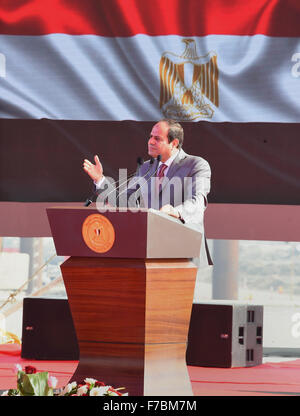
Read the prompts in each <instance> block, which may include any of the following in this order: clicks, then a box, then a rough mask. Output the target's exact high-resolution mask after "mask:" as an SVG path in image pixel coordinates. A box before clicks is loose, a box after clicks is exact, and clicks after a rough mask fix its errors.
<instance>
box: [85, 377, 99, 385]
mask: <svg viewBox="0 0 300 416" xmlns="http://www.w3.org/2000/svg"><path fill="white" fill-rule="evenodd" d="M96 381H97V380H95V379H94V378H85V379H84V382H85V383H89V384H95V383H96Z"/></svg>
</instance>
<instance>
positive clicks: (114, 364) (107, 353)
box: [70, 342, 145, 396]
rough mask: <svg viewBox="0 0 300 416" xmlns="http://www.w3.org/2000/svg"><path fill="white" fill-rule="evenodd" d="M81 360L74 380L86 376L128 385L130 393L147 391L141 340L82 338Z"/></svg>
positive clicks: (106, 382)
mask: <svg viewBox="0 0 300 416" xmlns="http://www.w3.org/2000/svg"><path fill="white" fill-rule="evenodd" d="M79 348H80V361H79V364H78V367H77V369H76V371H75V373H74V374H73V376H72V378H71V379H70V381H76V382H80V381H81V380H84V379H85V378H86V377H92V378H95V379H97V380H99V381H103V382H104V383H105V384H107V385H111V386H113V387H126V390H124V392H128V393H129V395H130V396H142V395H143V394H144V350H145V346H144V344H143V343H141V344H120V343H99V342H80V343H79Z"/></svg>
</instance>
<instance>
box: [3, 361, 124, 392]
mask: <svg viewBox="0 0 300 416" xmlns="http://www.w3.org/2000/svg"><path fill="white" fill-rule="evenodd" d="M15 368H16V371H17V389H9V390H6V391H5V392H4V393H2V396H128V393H123V394H122V393H120V390H123V389H124V388H125V387H119V388H117V389H115V388H114V387H112V386H106V385H105V384H104V383H103V382H102V381H98V380H95V379H94V378H86V379H85V380H84V382H83V383H81V384H77V383H76V381H73V382H72V383H69V384H67V385H66V386H65V387H63V388H62V389H57V390H54V389H55V388H56V386H57V378H56V377H52V376H50V375H49V373H48V372H47V371H42V372H37V371H36V368H35V367H32V366H26V367H25V368H24V371H23V370H22V367H21V366H20V365H19V364H17V365H16V366H15Z"/></svg>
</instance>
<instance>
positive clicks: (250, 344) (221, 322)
mask: <svg viewBox="0 0 300 416" xmlns="http://www.w3.org/2000/svg"><path fill="white" fill-rule="evenodd" d="M262 356H263V306H261V305H248V304H241V303H232V302H231V303H226V302H225V303H224V302H222V303H221V302H219V301H212V302H209V303H194V304H193V307H192V314H191V321H190V327H189V334H188V346H187V353H186V361H187V365H191V366H200V367H251V366H255V365H259V364H261V363H262Z"/></svg>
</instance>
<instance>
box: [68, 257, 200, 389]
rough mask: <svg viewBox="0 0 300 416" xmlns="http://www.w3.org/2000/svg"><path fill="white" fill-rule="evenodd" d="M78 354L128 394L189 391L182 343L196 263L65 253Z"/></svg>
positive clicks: (81, 369)
mask: <svg viewBox="0 0 300 416" xmlns="http://www.w3.org/2000/svg"><path fill="white" fill-rule="evenodd" d="M61 270H62V274H63V279H64V283H65V287H66V291H67V294H68V299H69V304H70V309H71V313H72V317H73V321H74V326H75V329H76V333H77V339H78V344H79V350H80V359H79V364H78V367H77V370H76V371H75V373H74V374H73V376H72V378H71V380H70V381H76V382H77V383H80V382H81V381H83V379H84V378H86V377H91V378H95V379H97V380H99V381H103V382H104V383H105V384H108V385H112V386H114V387H125V388H126V390H124V391H126V392H128V394H129V395H130V396H154V395H155V396H160V395H161V396H173V395H174V396H178V395H179V396H192V395H193V392H192V388H191V383H190V379H189V375H188V371H187V366H186V357H185V356H186V347H187V336H188V329H189V322H190V316H191V310H192V304H193V295H194V286H195V279H196V274H197V267H196V266H195V265H194V263H192V262H191V261H190V260H187V259H159V260H150V259H144V260H143V259H114V258H90V257H74V258H72V257H71V258H69V259H68V260H67V261H66V262H64V263H63V264H62V265H61Z"/></svg>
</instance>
